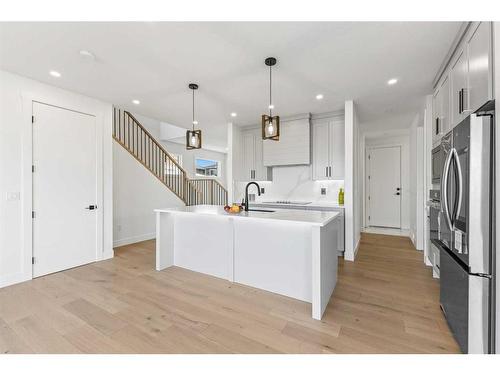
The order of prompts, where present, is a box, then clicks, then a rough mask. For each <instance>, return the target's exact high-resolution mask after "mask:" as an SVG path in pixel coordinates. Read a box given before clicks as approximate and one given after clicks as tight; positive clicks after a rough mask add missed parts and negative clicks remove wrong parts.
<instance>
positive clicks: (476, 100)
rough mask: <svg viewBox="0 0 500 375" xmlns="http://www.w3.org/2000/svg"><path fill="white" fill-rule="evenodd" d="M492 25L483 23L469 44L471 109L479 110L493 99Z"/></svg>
mask: <svg viewBox="0 0 500 375" xmlns="http://www.w3.org/2000/svg"><path fill="white" fill-rule="evenodd" d="M490 46H491V24H490V23H489V22H481V23H480V24H479V26H478V27H477V29H476V30H475V31H474V33H473V34H472V36H471V38H470V39H469V43H468V52H469V90H468V93H469V95H468V96H469V106H470V107H469V109H470V110H471V111H475V110H477V109H478V108H479V107H481V106H482V105H483V104H484V103H486V102H487V101H488V100H490V99H492V97H493V94H492V86H493V85H491V77H492V76H491V53H490V51H491V48H490Z"/></svg>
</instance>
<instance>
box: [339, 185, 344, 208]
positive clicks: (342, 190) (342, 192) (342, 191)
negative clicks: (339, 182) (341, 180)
mask: <svg viewBox="0 0 500 375" xmlns="http://www.w3.org/2000/svg"><path fill="white" fill-rule="evenodd" d="M339 204H340V205H343V204H344V189H342V188H340V190H339Z"/></svg>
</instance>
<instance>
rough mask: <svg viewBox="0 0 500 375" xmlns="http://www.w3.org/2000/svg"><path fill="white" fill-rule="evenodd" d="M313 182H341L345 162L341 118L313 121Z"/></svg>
mask: <svg viewBox="0 0 500 375" xmlns="http://www.w3.org/2000/svg"><path fill="white" fill-rule="evenodd" d="M312 138H313V141H312V143H313V145H312V148H313V162H312V176H313V179H314V180H343V179H344V162H345V156H344V155H345V123H344V118H343V116H338V117H330V118H323V119H317V120H313V125H312Z"/></svg>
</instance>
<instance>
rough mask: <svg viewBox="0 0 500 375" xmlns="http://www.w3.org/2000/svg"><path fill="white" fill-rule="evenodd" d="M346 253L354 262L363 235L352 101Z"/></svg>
mask: <svg viewBox="0 0 500 375" xmlns="http://www.w3.org/2000/svg"><path fill="white" fill-rule="evenodd" d="M344 113H345V180H344V184H345V196H344V201H345V204H344V206H345V253H344V257H345V259H346V260H351V261H354V258H355V256H356V252H357V249H358V245H359V240H360V235H361V214H362V203H361V202H362V198H361V188H360V181H361V179H360V176H361V173H362V169H361V163H360V154H361V153H360V150H359V120H358V116H357V114H356V106H355V104H354V102H353V101H352V100H347V101H346V102H345V111H344Z"/></svg>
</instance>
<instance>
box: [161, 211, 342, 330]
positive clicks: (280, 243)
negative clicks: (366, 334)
mask: <svg viewBox="0 0 500 375" xmlns="http://www.w3.org/2000/svg"><path fill="white" fill-rule="evenodd" d="M155 212H156V270H157V271H161V270H164V269H166V268H168V267H171V266H178V267H182V268H186V269H189V270H192V271H196V272H201V273H204V274H208V275H212V276H216V277H220V278H223V279H226V280H229V281H231V282H236V283H240V284H244V285H249V286H252V287H255V288H259V289H264V290H267V291H270V292H274V293H278V294H282V295H285V296H288V297H292V298H296V299H298V300H301V301H306V302H309V303H311V304H312V309H311V310H312V317H313V318H314V319H318V320H320V319H321V317H322V316H323V313H324V311H325V309H326V306H327V305H328V302H329V300H330V297H331V295H332V293H333V290H334V288H335V284H336V281H337V267H338V261H337V251H338V249H337V247H338V241H337V236H338V232H339V230H338V225H339V223H340V221H339V213H338V212H320V211H297V210H286V209H276V210H275V211H274V212H256V211H249V212H245V211H243V212H241V213H239V214H228V213H226V212H225V211H224V209H223V207H221V206H187V207H179V208H165V209H157V210H155Z"/></svg>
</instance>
